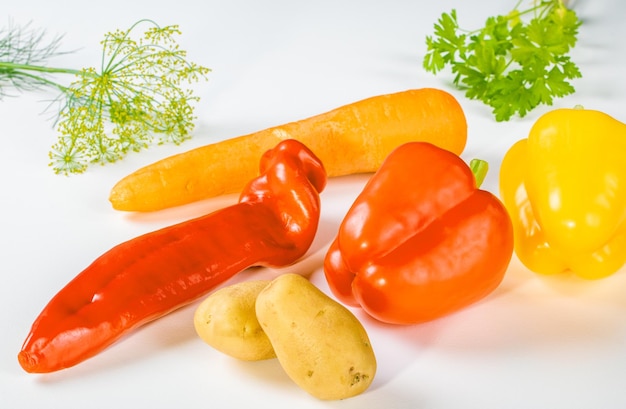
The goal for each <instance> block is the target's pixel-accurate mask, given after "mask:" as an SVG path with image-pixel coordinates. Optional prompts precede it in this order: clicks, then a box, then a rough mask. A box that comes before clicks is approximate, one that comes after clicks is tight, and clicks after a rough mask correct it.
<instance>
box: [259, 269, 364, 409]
mask: <svg viewBox="0 0 626 409" xmlns="http://www.w3.org/2000/svg"><path fill="white" fill-rule="evenodd" d="M256 315H257V319H258V320H259V322H260V324H261V327H262V328H263V330H264V331H265V333H266V334H267V336H268V338H269V339H270V341H271V343H272V345H273V347H274V351H275V352H276V356H277V358H278V361H279V362H280V364H281V365H282V367H283V368H284V369H285V372H286V373H287V375H288V376H289V377H290V378H291V379H292V380H293V381H294V382H295V383H296V384H297V385H298V386H300V387H301V388H302V389H304V390H305V391H307V392H308V393H309V394H311V395H313V396H315V397H317V398H319V399H324V400H336V399H345V398H349V397H352V396H355V395H358V394H360V393H362V392H363V391H365V390H366V389H367V388H368V387H369V386H370V384H371V383H372V381H373V379H374V374H375V373H376V358H375V356H374V351H373V349H372V346H371V344H370V341H369V338H368V336H367V333H366V331H365V329H364V328H363V326H362V325H361V323H360V322H359V320H358V319H357V318H356V317H355V316H354V314H352V313H351V312H350V311H349V310H348V309H347V308H345V307H344V306H343V305H341V304H339V303H338V302H337V301H335V300H333V299H332V298H330V297H329V296H327V295H326V294H324V293H323V292H322V291H321V290H319V289H318V288H317V287H316V286H315V285H313V284H312V283H311V282H309V281H308V280H307V279H306V278H304V277H302V276H300V275H298V274H291V273H288V274H283V275H281V276H278V277H277V278H275V279H274V280H273V281H272V283H271V284H270V285H268V286H267V287H265V288H264V289H263V291H261V292H260V293H259V295H258V296H257V300H256Z"/></svg>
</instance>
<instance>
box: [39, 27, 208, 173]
mask: <svg viewBox="0 0 626 409" xmlns="http://www.w3.org/2000/svg"><path fill="white" fill-rule="evenodd" d="M140 25H147V26H148V27H147V29H146V30H145V31H144V32H143V35H141V36H139V38H133V34H135V31H136V30H137V28H138V27H139V26H140ZM179 34H180V31H179V28H178V26H175V25H173V26H166V27H159V26H158V25H157V24H156V23H154V22H153V21H151V20H140V21H138V22H137V23H135V24H134V25H133V26H132V27H130V28H129V29H128V30H126V31H121V30H118V31H115V32H111V33H107V34H106V35H105V38H104V40H103V41H102V45H103V57H102V65H101V67H100V69H99V70H96V69H94V68H87V69H83V70H80V71H79V72H77V73H76V80H75V81H74V82H72V83H71V84H70V85H69V86H68V87H67V89H66V90H65V97H66V103H65V106H64V107H63V108H62V110H61V112H60V117H59V121H58V123H57V128H58V131H59V133H60V136H59V139H58V141H57V142H56V143H55V144H54V145H53V146H52V149H51V152H50V159H51V163H50V165H51V166H52V167H53V169H54V171H55V172H56V173H64V174H68V173H81V172H84V171H85V170H86V169H87V167H88V165H89V164H105V163H108V162H114V161H117V160H119V159H121V158H123V157H124V156H125V155H126V154H127V153H128V152H130V151H139V150H141V149H144V148H146V147H148V146H149V145H150V144H151V143H152V142H153V141H154V140H155V139H156V140H157V141H158V143H159V144H161V143H165V142H171V143H175V144H179V143H181V142H183V141H184V140H186V139H188V138H189V137H190V131H191V130H192V129H193V127H194V119H195V117H194V108H193V106H192V104H193V103H194V102H196V101H198V100H199V98H198V97H197V96H194V95H193V93H192V90H190V89H187V88H184V87H183V85H184V84H190V83H193V82H197V81H199V80H201V79H204V78H206V75H207V74H208V72H209V71H210V70H209V69H208V68H206V67H203V66H200V65H197V64H195V63H192V62H189V61H187V59H186V51H184V50H182V49H180V47H179V46H178V44H177V43H176V41H175V38H174V37H175V36H176V35H179Z"/></svg>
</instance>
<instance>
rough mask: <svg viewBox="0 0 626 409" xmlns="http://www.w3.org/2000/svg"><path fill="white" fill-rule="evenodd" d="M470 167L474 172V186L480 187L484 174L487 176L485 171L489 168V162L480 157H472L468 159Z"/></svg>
mask: <svg viewBox="0 0 626 409" xmlns="http://www.w3.org/2000/svg"><path fill="white" fill-rule="evenodd" d="M469 166H470V169H471V170H472V173H473V174H474V178H475V179H476V186H477V187H480V185H482V184H483V181H484V180H485V176H487V171H488V170H489V163H487V161H484V160H482V159H472V160H471V161H470V164H469Z"/></svg>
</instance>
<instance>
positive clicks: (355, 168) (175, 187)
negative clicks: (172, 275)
mask: <svg viewBox="0 0 626 409" xmlns="http://www.w3.org/2000/svg"><path fill="white" fill-rule="evenodd" d="M284 139H296V140H298V141H300V142H302V143H303V144H304V145H306V146H307V147H308V148H310V149H311V150H312V151H313V152H314V153H315V155H317V156H318V157H319V158H320V160H321V161H322V163H323V164H324V167H325V168H326V172H327V174H328V176H329V177H334V176H342V175H349V174H355V173H369V172H374V171H376V170H377V169H378V167H379V166H380V165H381V163H382V162H383V160H384V159H385V157H387V155H388V154H389V153H390V152H391V151H392V150H393V149H394V148H396V147H398V146H400V145H401V144H404V143H406V142H409V141H425V142H431V143H433V144H435V145H437V146H439V147H441V148H444V149H447V150H449V151H452V152H454V153H456V154H460V153H461V152H462V151H463V149H464V148H465V143H466V140H467V122H466V119H465V115H464V113H463V110H462V108H461V106H460V105H459V103H458V101H457V100H456V99H455V98H454V97H453V96H452V95H450V94H449V93H447V92H445V91H442V90H439V89H434V88H422V89H411V90H407V91H402V92H397V93H393V94H385V95H379V96H375V97H371V98H367V99H364V100H360V101H357V102H354V103H351V104H347V105H344V106H341V107H339V108H336V109H334V110H332V111H329V112H326V113H323V114H320V115H316V116H313V117H310V118H307V119H303V120H300V121H296V122H290V123H287V124H284V125H280V126H276V127H273V128H268V129H264V130H262V131H259V132H254V133H251V134H247V135H243V136H238V137H235V138H232V139H227V140H224V141H220V142H217V143H213V144H209V145H205V146H201V147H198V148H195V149H192V150H189V151H187V152H182V153H179V154H177V155H173V156H170V157H167V158H164V159H162V160H160V161H157V162H154V163H152V164H150V165H148V166H145V167H143V168H141V169H139V170H137V171H135V172H134V173H131V174H129V175H128V176H126V177H124V178H123V179H121V180H120V181H119V182H118V183H117V184H116V185H115V186H114V187H113V188H112V189H111V193H110V196H109V200H110V201H111V204H112V205H113V208H114V209H117V210H125V211H154V210H160V209H165V208H168V207H173V206H178V205H183V204H187V203H191V202H194V201H197V200H201V199H205V198H209V197H215V196H219V195H222V194H227V193H236V192H239V191H240V190H241V189H242V188H243V187H244V185H245V183H246V182H247V181H248V180H250V179H252V178H254V177H256V176H257V174H258V169H257V164H258V163H259V159H260V157H261V155H262V154H263V153H264V152H265V151H267V150H269V149H271V148H272V147H273V146H275V145H276V144H277V143H278V142H279V141H281V140H284Z"/></svg>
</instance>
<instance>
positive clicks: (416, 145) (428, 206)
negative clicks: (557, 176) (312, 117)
mask: <svg viewBox="0 0 626 409" xmlns="http://www.w3.org/2000/svg"><path fill="white" fill-rule="evenodd" d="M512 253H513V230H512V225H511V220H510V218H509V215H508V213H507V212H506V210H505V208H504V206H503V205H502V203H501V202H500V200H498V199H497V198H496V197H495V196H494V195H492V194H491V193H489V192H487V191H484V190H479V189H478V186H477V182H476V178H475V176H474V174H473V173H472V170H471V169H470V167H469V166H468V165H467V164H466V163H465V162H464V161H463V160H462V159H461V158H459V157H458V156H457V155H455V154H453V153H451V152H449V151H446V150H444V149H441V148H438V147H436V146H434V145H431V144H428V143H424V142H411V143H407V144H405V145H402V146H400V147H398V148H397V149H396V150H394V151H393V152H392V153H391V154H390V155H389V156H388V157H387V158H386V160H385V161H384V162H383V164H382V166H381V167H380V168H379V169H378V171H377V172H376V173H375V174H374V175H373V176H372V178H371V179H370V180H369V181H368V183H367V184H366V186H365V187H364V189H363V191H362V192H361V194H360V195H359V196H358V197H357V199H356V200H355V202H354V204H353V205H352V207H351V208H350V209H349V211H348V213H347V215H346V216H345V218H344V220H343V221H342V223H341V226H340V228H339V232H338V235H337V237H336V239H335V240H334V242H333V243H332V244H331V246H330V248H329V250H328V253H327V255H326V258H325V261H324V271H325V275H326V279H327V281H328V284H329V287H330V289H331V291H332V292H333V293H334V294H335V296H336V297H337V298H338V299H339V300H340V301H342V302H344V303H345V304H348V305H351V306H360V307H362V308H363V309H364V310H365V311H366V312H367V313H369V314H370V315H371V316H373V317H374V318H377V319H379V320H381V321H384V322H388V323H394V324H413V323H418V322H423V321H428V320H432V319H434V318H438V317H441V316H443V315H446V314H449V313H451V312H453V311H457V310H459V309H461V308H463V307H465V306H467V305H469V304H471V303H473V302H475V301H477V300H479V299H481V298H483V297H485V296H486V295H487V294H489V293H490V292H491V291H493V290H494V289H495V288H496V287H497V286H498V285H499V284H500V282H501V281H502V278H503V276H504V273H505V271H506V269H507V267H508V264H509V261H510V259H511V256H512Z"/></svg>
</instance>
